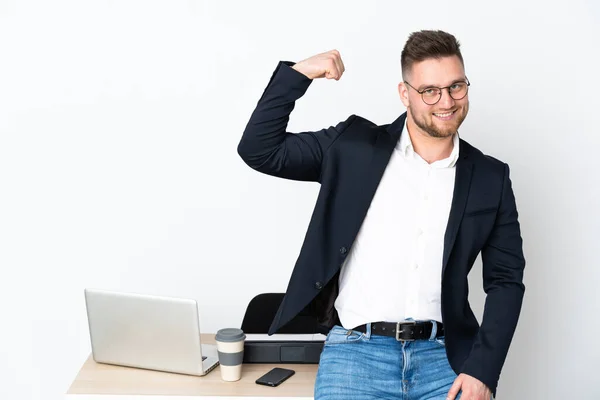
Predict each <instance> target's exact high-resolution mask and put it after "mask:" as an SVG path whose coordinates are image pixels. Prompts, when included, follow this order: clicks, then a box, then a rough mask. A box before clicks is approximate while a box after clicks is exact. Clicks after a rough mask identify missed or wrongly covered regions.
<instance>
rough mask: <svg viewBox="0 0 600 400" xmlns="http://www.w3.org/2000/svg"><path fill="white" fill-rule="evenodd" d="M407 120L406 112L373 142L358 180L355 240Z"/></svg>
mask: <svg viewBox="0 0 600 400" xmlns="http://www.w3.org/2000/svg"><path fill="white" fill-rule="evenodd" d="M405 120H406V112H405V113H404V114H402V115H400V116H399V117H398V118H397V119H396V120H395V121H394V122H393V123H391V124H390V125H389V126H388V127H387V128H386V129H385V130H381V131H380V132H379V133H378V134H377V137H376V139H375V143H374V144H373V149H372V153H371V159H370V162H369V165H368V167H367V168H366V169H365V171H364V173H363V174H362V176H361V177H360V178H359V179H357V180H356V186H355V188H356V192H355V193H356V196H357V199H358V202H357V207H358V209H357V212H356V225H355V229H354V231H353V236H352V240H354V238H355V237H356V235H357V234H358V231H359V230H360V226H361V225H362V223H363V221H364V219H365V216H366V215H367V211H368V210H369V207H370V205H371V202H372V201H373V197H374V196H375V192H376V191H377V187H378V186H379V183H380V182H381V178H382V177H383V173H384V172H385V169H386V167H387V165H388V163H389V161H390V157H391V156H392V152H393V151H394V148H395V147H396V144H397V143H398V139H399V138H400V134H401V133H402V128H403V127H404V122H405Z"/></svg>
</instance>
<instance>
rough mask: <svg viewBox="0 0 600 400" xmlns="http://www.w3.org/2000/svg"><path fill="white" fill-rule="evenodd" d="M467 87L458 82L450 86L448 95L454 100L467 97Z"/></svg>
mask: <svg viewBox="0 0 600 400" xmlns="http://www.w3.org/2000/svg"><path fill="white" fill-rule="evenodd" d="M468 89H469V86H467V84H466V83H465V82H458V83H455V84H454V85H452V86H450V95H451V96H452V98H453V99H454V100H460V99H462V98H463V97H465V96H466V95H467V91H468Z"/></svg>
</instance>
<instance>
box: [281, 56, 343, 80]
mask: <svg viewBox="0 0 600 400" xmlns="http://www.w3.org/2000/svg"><path fill="white" fill-rule="evenodd" d="M292 68H294V69H295V70H296V71H298V72H300V73H302V74H304V75H306V76H307V77H309V78H310V79H318V78H323V77H325V78H327V79H335V80H336V81H339V80H340V78H341V77H342V74H343V73H344V71H345V70H346V69H345V68H344V63H343V62H342V57H341V56H340V52H339V51H337V50H330V51H327V52H325V53H321V54H317V55H315V56H312V57H310V58H307V59H306V60H302V61H300V62H298V63H296V64H294V66H293V67H292Z"/></svg>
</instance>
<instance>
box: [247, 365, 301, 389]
mask: <svg viewBox="0 0 600 400" xmlns="http://www.w3.org/2000/svg"><path fill="white" fill-rule="evenodd" d="M295 373H296V372H295V371H294V370H291V369H286V368H273V369H272V370H270V371H269V372H267V373H266V374H264V375H263V376H261V377H260V378H258V379H257V380H256V383H258V384H259V385H267V386H278V385H279V384H280V383H281V382H283V381H285V380H286V379H287V378H289V377H290V376H292V375H294V374H295Z"/></svg>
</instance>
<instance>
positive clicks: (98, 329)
mask: <svg viewBox="0 0 600 400" xmlns="http://www.w3.org/2000/svg"><path fill="white" fill-rule="evenodd" d="M85 303H86V308H87V316H88V324H89V328H90V340H91V343H92V354H93V357H94V361H96V362H98V363H103V364H113V365H122V366H126V367H135V368H143V369H151V370H156V371H164V372H174V373H178V374H186V375H196V376H202V375H206V374H207V373H209V372H210V371H212V370H213V369H214V368H215V367H216V366H217V365H218V364H219V361H218V355H217V349H216V346H214V345H206V344H201V343H200V325H199V322H198V305H197V303H196V301H195V300H191V299H180V298H173V297H161V296H151V295H143V294H133V293H121V292H112V291H106V290H97V289H85Z"/></svg>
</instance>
